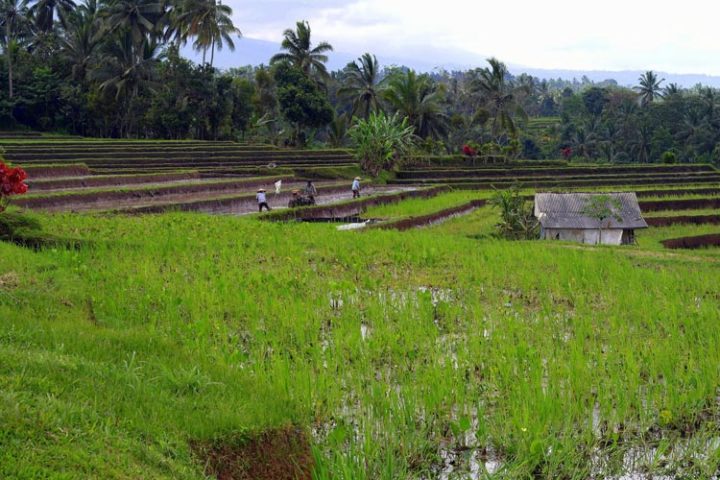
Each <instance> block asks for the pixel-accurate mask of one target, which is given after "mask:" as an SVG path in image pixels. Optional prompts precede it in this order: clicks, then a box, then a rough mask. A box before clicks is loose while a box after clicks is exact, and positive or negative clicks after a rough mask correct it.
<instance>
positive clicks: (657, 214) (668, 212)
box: [643, 197, 720, 218]
mask: <svg viewBox="0 0 720 480" xmlns="http://www.w3.org/2000/svg"><path fill="white" fill-rule="evenodd" d="M682 198H684V197H682ZM685 215H720V210H718V209H712V208H708V209H699V210H660V211H658V212H647V213H645V214H644V215H643V216H644V217H645V218H651V217H676V216H685Z"/></svg>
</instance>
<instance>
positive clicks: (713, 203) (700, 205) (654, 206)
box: [639, 197, 720, 212]
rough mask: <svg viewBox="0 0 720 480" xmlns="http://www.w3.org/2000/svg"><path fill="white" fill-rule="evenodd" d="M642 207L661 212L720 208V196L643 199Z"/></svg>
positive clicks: (642, 208) (646, 209)
mask: <svg viewBox="0 0 720 480" xmlns="http://www.w3.org/2000/svg"><path fill="white" fill-rule="evenodd" d="M639 203H640V209H641V210H642V211H643V212H660V211H663V210H701V209H717V208H720V197H714V198H692V199H685V200H643V201H641V202H639Z"/></svg>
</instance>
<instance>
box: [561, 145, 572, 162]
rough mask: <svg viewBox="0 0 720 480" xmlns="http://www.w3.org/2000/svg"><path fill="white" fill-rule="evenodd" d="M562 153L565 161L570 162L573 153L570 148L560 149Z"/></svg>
mask: <svg viewBox="0 0 720 480" xmlns="http://www.w3.org/2000/svg"><path fill="white" fill-rule="evenodd" d="M560 153H562V156H563V158H564V159H565V160H569V159H570V157H572V154H573V151H572V148H570V147H565V148H561V149H560Z"/></svg>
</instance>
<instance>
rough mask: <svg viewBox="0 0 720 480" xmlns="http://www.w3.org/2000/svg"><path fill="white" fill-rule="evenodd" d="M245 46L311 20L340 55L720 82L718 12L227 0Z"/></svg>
mask: <svg viewBox="0 0 720 480" xmlns="http://www.w3.org/2000/svg"><path fill="white" fill-rule="evenodd" d="M225 3H226V4H228V5H230V6H231V7H232V8H233V11H234V15H233V16H234V20H235V22H236V24H237V25H238V26H239V27H240V29H241V30H242V32H243V34H244V36H246V37H248V38H250V39H260V40H267V41H272V42H278V43H279V42H280V39H281V37H282V32H283V30H284V29H286V28H288V27H290V26H293V25H294V23H295V22H296V21H298V20H308V21H309V22H310V24H311V27H312V29H313V38H314V41H315V42H318V41H322V40H326V41H328V42H330V43H332V44H333V46H334V47H335V49H336V50H337V51H340V52H349V53H352V54H356V55H360V54H361V53H363V52H365V51H369V52H372V53H375V54H377V55H378V56H388V57H402V58H407V57H424V58H423V60H425V61H428V62H436V63H438V64H441V63H452V64H463V63H467V62H471V61H474V59H476V58H477V57H478V56H482V57H488V56H496V57H498V58H500V59H501V60H503V61H505V62H507V63H509V64H515V65H522V66H527V67H533V68H546V69H576V70H644V69H652V70H659V71H665V72H672V73H702V74H710V75H720V41H719V40H720V30H718V29H717V21H718V18H720V2H713V1H708V0H702V1H701V0H684V1H682V2H673V3H670V4H666V3H664V2H649V1H646V0H642V1H641V0H603V1H602V2H587V1H578V0H544V1H538V0H521V1H517V0H516V1H513V2H508V1H500V2H490V1H478V0H433V1H429V0H225Z"/></svg>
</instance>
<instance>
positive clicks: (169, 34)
mask: <svg viewBox="0 0 720 480" xmlns="http://www.w3.org/2000/svg"><path fill="white" fill-rule="evenodd" d="M230 15H231V10H230V9H229V7H228V6H226V5H222V4H221V3H220V2H218V1H217V0H173V1H171V2H167V3H163V4H156V3H139V4H138V3H136V2H133V1H131V0H103V1H99V2H98V1H97V0H83V1H82V2H80V3H78V4H77V5H75V4H73V2H70V1H67V0H64V1H62V2H60V1H58V2H45V1H41V0H29V1H26V0H7V1H6V2H5V3H4V4H3V6H2V9H0V43H1V44H2V47H3V55H2V62H0V78H1V79H2V80H0V128H15V127H20V128H31V129H35V130H43V131H56V132H67V133H72V134H81V135H86V136H111V137H143V138H202V139H208V138H211V139H215V138H223V139H249V140H256V141H261V142H270V143H275V144H282V143H285V142H288V143H298V139H300V140H301V139H302V138H303V137H305V138H307V143H309V144H315V143H317V142H320V143H327V144H331V145H333V146H342V145H346V144H348V143H349V138H348V137H347V132H348V131H349V127H350V126H351V125H352V124H353V122H354V120H353V119H354V118H367V117H369V115H370V113H372V112H376V113H377V112H381V111H382V112H386V113H389V114H392V113H399V114H400V115H402V116H404V117H407V118H408V121H409V124H410V125H412V126H413V127H414V129H415V134H416V135H417V136H419V137H421V138H422V139H423V141H422V142H419V143H418V145H417V146H418V152H417V153H418V154H421V153H424V154H447V153H457V152H460V151H461V149H462V146H463V145H466V144H470V145H477V147H478V148H477V150H478V151H479V152H480V153H482V154H483V155H498V154H502V155H505V156H508V157H511V158H519V157H522V158H527V159H541V158H546V159H556V158H559V157H560V156H561V152H563V153H562V154H563V155H565V156H567V157H568V158H572V159H575V160H580V161H600V160H605V161H609V162H640V163H647V162H666V163H674V162H704V163H708V162H712V163H716V164H717V163H718V162H719V161H720V153H719V152H720V147H718V144H719V143H720V127H718V126H719V125H720V108H718V107H720V99H719V98H718V95H717V92H716V91H715V90H714V89H710V88H705V87H702V86H698V87H696V88H693V89H689V90H683V89H681V88H679V87H678V86H677V85H675V84H668V85H665V84H664V80H663V79H661V78H658V76H657V74H655V73H654V72H652V71H649V72H646V73H645V74H643V75H642V76H641V77H640V78H639V79H638V85H637V86H636V87H635V88H626V87H621V86H618V85H617V83H616V82H613V81H610V80H609V81H606V82H601V83H593V82H590V81H589V80H587V79H586V78H583V79H582V81H572V82H570V81H563V80H541V79H538V78H534V77H531V76H529V75H525V74H521V75H518V76H513V75H512V74H511V73H510V72H509V71H508V69H507V67H506V66H505V65H504V64H503V63H502V62H500V61H499V60H497V59H494V58H491V59H489V60H488V66H487V67H482V68H475V69H472V70H469V71H464V72H435V73H432V74H419V73H416V72H414V71H412V70H408V69H406V68H403V67H385V68H382V67H381V65H379V64H378V62H377V59H376V58H375V57H374V56H373V55H371V54H369V53H365V54H364V55H362V56H361V57H360V58H359V59H358V60H357V61H355V62H351V63H350V64H349V65H348V66H347V67H346V68H345V69H343V70H342V71H337V72H328V70H327V67H326V65H325V64H326V62H327V60H328V54H329V53H330V52H332V46H331V45H330V44H328V43H327V42H315V41H314V39H313V37H312V30H311V28H310V25H309V24H308V23H307V22H298V23H297V24H296V26H295V28H294V29H288V30H286V31H285V33H284V38H283V40H282V43H281V44H280V45H279V50H282V51H280V53H278V54H277V55H275V56H273V57H272V58H271V59H268V60H269V61H270V63H271V65H272V66H271V67H269V68H267V67H262V66H261V67H244V68H236V69H231V70H229V71H222V72H221V71H218V70H217V69H215V68H213V67H212V63H213V59H214V52H215V50H216V49H220V48H223V47H228V48H231V49H232V48H234V42H236V41H238V38H239V34H240V32H239V30H238V29H237V28H236V27H235V26H234V25H233V24H232V22H231V21H230ZM186 43H192V45H193V47H194V48H195V49H196V50H198V51H201V52H203V58H204V59H206V60H209V63H207V64H204V65H200V66H198V65H193V64H192V63H190V62H188V61H187V60H185V59H183V58H181V57H180V55H179V51H180V47H181V46H182V45H185V44H186ZM207 54H209V55H207ZM206 57H209V59H207V58H206ZM284 65H292V66H293V69H292V70H293V71H296V72H297V71H299V72H302V74H303V76H304V78H305V79H307V80H308V81H307V82H305V81H299V80H300V79H299V78H297V79H296V80H298V82H296V83H297V85H298V86H297V88H295V87H292V88H289V87H288V86H287V82H285V83H286V85H285V86H284V87H283V86H280V85H278V83H277V80H278V78H281V77H287V75H286V73H287V71H288V70H287V69H286V68H285V67H284ZM278 68H280V69H281V71H280V72H277V69H278ZM279 102H280V103H282V105H280V104H279ZM300 104H302V105H300ZM299 143H305V142H302V141H301V142H299Z"/></svg>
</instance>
